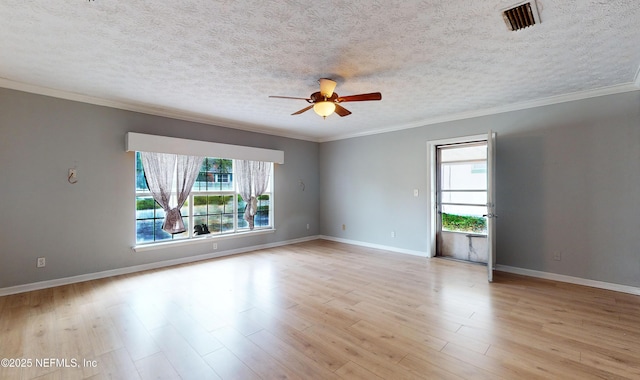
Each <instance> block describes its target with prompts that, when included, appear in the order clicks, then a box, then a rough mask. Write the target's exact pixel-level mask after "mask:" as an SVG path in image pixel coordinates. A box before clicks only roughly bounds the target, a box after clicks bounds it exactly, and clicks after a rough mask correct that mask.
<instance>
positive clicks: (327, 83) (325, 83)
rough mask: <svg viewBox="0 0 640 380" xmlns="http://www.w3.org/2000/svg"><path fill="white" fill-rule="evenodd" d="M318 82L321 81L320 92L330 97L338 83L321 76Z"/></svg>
mask: <svg viewBox="0 0 640 380" xmlns="http://www.w3.org/2000/svg"><path fill="white" fill-rule="evenodd" d="M318 83H320V93H321V94H322V96H326V97H327V98H330V97H331V95H333V90H335V89H336V84H337V83H336V82H335V81H332V80H331V79H327V78H320V80H318Z"/></svg>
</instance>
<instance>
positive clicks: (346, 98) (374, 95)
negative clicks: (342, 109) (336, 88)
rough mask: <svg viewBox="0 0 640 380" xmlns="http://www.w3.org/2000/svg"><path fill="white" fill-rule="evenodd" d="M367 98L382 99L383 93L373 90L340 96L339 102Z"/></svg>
mask: <svg viewBox="0 0 640 380" xmlns="http://www.w3.org/2000/svg"><path fill="white" fill-rule="evenodd" d="M366 100H382V94H381V93H379V92H372V93H370V94H359V95H347V96H341V97H339V98H338V102H340V103H342V102H363V101H366Z"/></svg>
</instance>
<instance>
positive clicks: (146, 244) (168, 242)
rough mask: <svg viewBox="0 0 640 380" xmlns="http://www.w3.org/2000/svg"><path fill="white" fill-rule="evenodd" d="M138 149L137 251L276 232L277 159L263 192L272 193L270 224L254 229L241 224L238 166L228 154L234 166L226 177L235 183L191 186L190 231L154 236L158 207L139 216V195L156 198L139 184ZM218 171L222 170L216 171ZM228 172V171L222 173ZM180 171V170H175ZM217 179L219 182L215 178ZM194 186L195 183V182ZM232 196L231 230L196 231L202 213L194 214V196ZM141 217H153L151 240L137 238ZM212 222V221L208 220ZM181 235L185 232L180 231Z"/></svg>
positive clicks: (136, 159) (136, 171) (137, 155)
mask: <svg viewBox="0 0 640 380" xmlns="http://www.w3.org/2000/svg"><path fill="white" fill-rule="evenodd" d="M139 157H140V156H139V152H138V151H136V152H135V158H134V172H135V174H134V175H135V184H134V197H133V198H134V205H135V207H134V228H135V245H134V246H133V249H134V250H135V251H144V250H148V249H155V248H161V247H166V246H176V245H184V244H192V243H201V242H204V241H211V240H213V239H215V240H221V239H228V238H234V237H241V236H246V235H257V234H264V233H271V232H275V220H274V219H275V218H274V215H275V202H274V190H275V178H274V172H275V163H274V162H271V171H270V173H269V185H268V187H267V190H266V191H265V192H264V194H262V195H266V196H268V197H269V203H268V206H269V214H268V220H269V224H268V225H266V226H260V225H255V227H254V229H253V230H250V229H249V227H248V225H247V226H246V227H244V226H240V224H239V218H242V211H241V210H238V205H239V200H238V199H239V197H240V194H239V192H238V185H237V182H236V181H235V176H234V175H233V174H234V173H235V166H236V161H237V159H232V158H229V159H228V160H231V161H232V169H231V173H226V174H227V175H226V176H223V177H227V179H229V177H230V178H233V180H232V183H233V187H232V188H231V189H212V190H192V191H191V192H190V194H189V197H188V198H187V201H186V203H187V204H186V205H185V206H183V207H188V216H185V217H184V218H186V223H185V226H186V227H187V231H186V234H187V235H186V236H184V237H180V238H176V239H174V238H173V235H172V236H171V238H169V239H162V240H155V238H156V232H155V223H156V222H155V221H156V220H158V219H161V218H158V217H157V216H156V212H155V208H154V213H153V214H154V215H153V217H152V218H138V208H137V207H138V206H137V201H138V198H139V197H151V199H152V200H153V197H152V196H151V192H150V191H149V189H148V188H147V189H146V190H142V189H139V188H138V160H139ZM206 158H208V159H227V158H222V157H206ZM216 174H219V173H216ZM222 174H225V173H222ZM229 174H230V175H229ZM176 175H177V174H176ZM214 183H218V182H215V181H214ZM220 183H229V181H224V182H220ZM194 187H195V184H194ZM212 195H213V196H229V195H231V196H232V198H233V204H232V210H233V213H232V219H233V228H232V229H231V230H229V231H224V230H222V229H221V231H220V232H213V231H211V233H210V234H205V235H195V234H194V226H195V224H194V221H195V220H196V219H197V217H198V216H202V215H194V197H198V196H212ZM153 201H154V204H155V206H157V202H155V200H153ZM224 214H228V213H224ZM209 215H214V214H208V213H207V214H205V215H204V216H205V217H208V216H209ZM140 220H152V221H154V234H153V236H154V240H150V241H138V222H139V221H140ZM207 224H209V223H207ZM179 235H182V234H179ZM214 247H215V249H217V246H216V245H215V244H214Z"/></svg>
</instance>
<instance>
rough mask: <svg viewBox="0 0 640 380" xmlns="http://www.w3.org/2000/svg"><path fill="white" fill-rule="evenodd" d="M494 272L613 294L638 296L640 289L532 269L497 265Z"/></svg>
mask: <svg viewBox="0 0 640 380" xmlns="http://www.w3.org/2000/svg"><path fill="white" fill-rule="evenodd" d="M496 270H497V271H500V272H508V273H514V274H520V275H523V276H529V277H536V278H542V279H545V280H553V281H559V282H566V283H569V284H576V285H584V286H590V287H592V288H599V289H605V290H613V291H615V292H622V293H629V294H634V295H640V288H637V287H634V286H628V285H620V284H613V283H610V282H604V281H596V280H589V279H586V278H580V277H572V276H566V275H563V274H556V273H549V272H541V271H537V270H532V269H523V268H517V267H511V266H507V265H499V264H498V265H496Z"/></svg>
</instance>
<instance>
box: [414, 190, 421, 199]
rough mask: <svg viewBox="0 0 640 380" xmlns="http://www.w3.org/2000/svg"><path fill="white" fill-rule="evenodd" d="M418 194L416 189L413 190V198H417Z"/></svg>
mask: <svg viewBox="0 0 640 380" xmlns="http://www.w3.org/2000/svg"><path fill="white" fill-rule="evenodd" d="M419 194H420V192H419V191H418V189H413V196H414V197H417V196H418V195H419Z"/></svg>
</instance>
